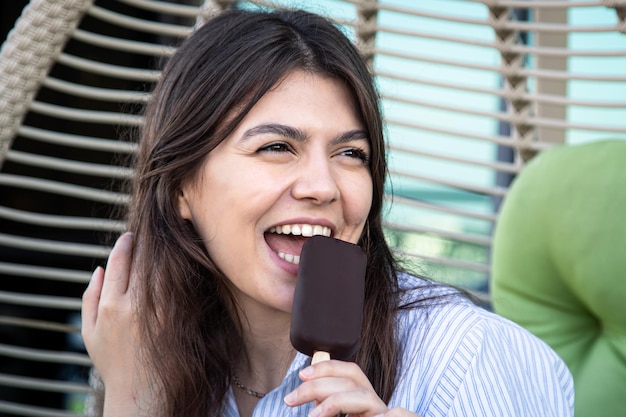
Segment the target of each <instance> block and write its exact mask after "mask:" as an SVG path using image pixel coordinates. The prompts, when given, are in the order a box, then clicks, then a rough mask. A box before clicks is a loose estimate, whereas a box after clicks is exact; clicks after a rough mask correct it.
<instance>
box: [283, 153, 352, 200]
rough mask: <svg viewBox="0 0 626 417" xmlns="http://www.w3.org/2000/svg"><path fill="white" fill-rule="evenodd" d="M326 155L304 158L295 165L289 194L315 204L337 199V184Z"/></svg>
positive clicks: (338, 193)
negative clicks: (294, 176) (294, 177)
mask: <svg viewBox="0 0 626 417" xmlns="http://www.w3.org/2000/svg"><path fill="white" fill-rule="evenodd" d="M331 164H332V162H331V161H330V160H329V159H328V157H326V156H318V157H310V158H306V159H304V160H302V161H300V163H299V164H298V166H297V167H296V169H297V172H296V180H295V182H294V183H293V186H292V189H291V195H292V196H293V197H294V198H295V199H297V200H309V201H311V202H313V203H314V204H317V205H324V204H329V203H332V202H333V201H336V200H338V199H339V195H340V192H339V184H338V183H337V178H335V176H336V174H335V173H334V172H333V169H332V165H331Z"/></svg>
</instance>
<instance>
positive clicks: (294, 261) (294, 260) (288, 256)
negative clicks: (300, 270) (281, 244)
mask: <svg viewBox="0 0 626 417" xmlns="http://www.w3.org/2000/svg"><path fill="white" fill-rule="evenodd" d="M278 257H279V258H281V259H284V260H286V261H287V262H291V263H292V264H296V265H299V264H300V257H299V256H298V255H292V254H290V253H285V252H278Z"/></svg>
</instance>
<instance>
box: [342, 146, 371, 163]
mask: <svg viewBox="0 0 626 417" xmlns="http://www.w3.org/2000/svg"><path fill="white" fill-rule="evenodd" d="M341 155H344V156H347V157H349V158H354V159H359V160H361V162H363V163H368V162H369V160H370V157H369V155H368V154H367V152H365V151H364V150H363V149H360V148H349V149H346V150H344V151H342V152H341Z"/></svg>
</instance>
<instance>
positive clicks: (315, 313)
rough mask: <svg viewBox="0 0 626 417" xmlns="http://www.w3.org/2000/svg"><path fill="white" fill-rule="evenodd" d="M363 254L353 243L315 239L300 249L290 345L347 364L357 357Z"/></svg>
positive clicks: (363, 272)
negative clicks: (328, 355)
mask: <svg viewBox="0 0 626 417" xmlns="http://www.w3.org/2000/svg"><path fill="white" fill-rule="evenodd" d="M366 264H367V259H366V256H365V252H363V250H362V249H361V248H360V247H358V246H357V245H354V244H352V243H348V242H344V241H342V240H338V239H333V238H329V237H324V236H314V237H312V238H311V239H309V240H307V241H306V242H305V243H304V246H303V248H302V253H301V254H300V266H299V269H298V278H297V281H296V290H295V294H294V300H293V311H292V315H291V332H290V338H291V344H292V345H293V347H294V348H296V349H297V350H299V351H300V352H302V353H304V354H305V355H308V356H313V353H314V352H316V351H324V352H328V353H330V356H331V358H332V359H348V358H350V357H351V356H352V355H354V353H355V352H356V351H357V349H358V347H359V342H360V338H361V326H362V321H363V299H364V296H365V269H366Z"/></svg>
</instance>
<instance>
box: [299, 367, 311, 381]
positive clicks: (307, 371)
mask: <svg viewBox="0 0 626 417" xmlns="http://www.w3.org/2000/svg"><path fill="white" fill-rule="evenodd" d="M300 376H301V377H303V378H308V377H310V376H313V367H312V366H307V367H306V368H304V369H303V370H301V371H300Z"/></svg>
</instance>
